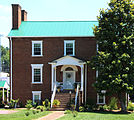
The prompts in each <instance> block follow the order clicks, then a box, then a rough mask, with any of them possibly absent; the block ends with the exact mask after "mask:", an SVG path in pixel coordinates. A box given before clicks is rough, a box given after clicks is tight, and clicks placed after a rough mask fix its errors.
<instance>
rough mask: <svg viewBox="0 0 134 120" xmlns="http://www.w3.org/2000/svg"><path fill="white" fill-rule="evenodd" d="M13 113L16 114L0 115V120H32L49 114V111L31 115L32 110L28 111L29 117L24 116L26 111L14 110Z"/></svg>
mask: <svg viewBox="0 0 134 120" xmlns="http://www.w3.org/2000/svg"><path fill="white" fill-rule="evenodd" d="M15 111H18V112H16V113H12V114H0V120H33V119H37V118H39V117H42V116H45V115H47V114H49V113H51V112H50V111H44V112H39V113H36V114H33V113H32V110H30V115H29V116H25V112H27V111H28V110H26V109H15Z"/></svg>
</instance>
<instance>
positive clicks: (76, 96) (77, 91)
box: [75, 84, 79, 108]
mask: <svg viewBox="0 0 134 120" xmlns="http://www.w3.org/2000/svg"><path fill="white" fill-rule="evenodd" d="M78 93H79V84H77V90H76V95H75V108H76V105H77V98H78Z"/></svg>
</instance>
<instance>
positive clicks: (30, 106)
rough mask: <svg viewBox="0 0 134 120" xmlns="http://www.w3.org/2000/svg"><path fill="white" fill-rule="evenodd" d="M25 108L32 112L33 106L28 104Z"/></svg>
mask: <svg viewBox="0 0 134 120" xmlns="http://www.w3.org/2000/svg"><path fill="white" fill-rule="evenodd" d="M25 107H26V108H27V110H30V109H31V108H32V107H33V106H32V105H31V104H26V105H25Z"/></svg>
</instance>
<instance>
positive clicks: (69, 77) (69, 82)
mask: <svg viewBox="0 0 134 120" xmlns="http://www.w3.org/2000/svg"><path fill="white" fill-rule="evenodd" d="M74 82H75V72H74V71H64V74H63V89H73V84H74Z"/></svg>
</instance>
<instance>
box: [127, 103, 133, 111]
mask: <svg viewBox="0 0 134 120" xmlns="http://www.w3.org/2000/svg"><path fill="white" fill-rule="evenodd" d="M127 109H128V110H130V111H134V104H133V103H132V102H131V101H130V102H129V103H128V107H127Z"/></svg>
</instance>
